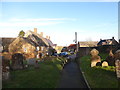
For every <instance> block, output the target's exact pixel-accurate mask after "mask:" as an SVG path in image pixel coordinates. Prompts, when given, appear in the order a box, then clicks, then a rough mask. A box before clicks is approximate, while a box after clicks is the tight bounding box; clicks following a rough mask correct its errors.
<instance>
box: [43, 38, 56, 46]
mask: <svg viewBox="0 0 120 90" xmlns="http://www.w3.org/2000/svg"><path fill="white" fill-rule="evenodd" d="M44 39H45V40H46V41H47V42H48V44H49V46H50V47H53V46H54V44H53V43H52V41H51V40H50V39H47V38H44Z"/></svg>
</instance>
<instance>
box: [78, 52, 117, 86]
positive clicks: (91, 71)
mask: <svg viewBox="0 0 120 90" xmlns="http://www.w3.org/2000/svg"><path fill="white" fill-rule="evenodd" d="M100 55H101V57H102V60H105V58H106V57H107V55H108V54H100ZM80 60H81V61H80ZM80 60H79V62H81V64H80V67H81V70H82V72H84V75H85V77H86V79H87V81H88V83H89V85H90V87H91V88H117V87H118V81H117V77H116V74H115V67H114V66H108V67H101V66H96V67H90V56H84V57H82V58H81V59H80Z"/></svg>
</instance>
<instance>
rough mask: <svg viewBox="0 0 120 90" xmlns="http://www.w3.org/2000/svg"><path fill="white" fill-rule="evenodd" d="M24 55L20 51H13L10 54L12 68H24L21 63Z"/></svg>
mask: <svg viewBox="0 0 120 90" xmlns="http://www.w3.org/2000/svg"><path fill="white" fill-rule="evenodd" d="M23 60H24V56H23V55H22V54H21V53H15V54H13V55H12V65H11V67H12V70H20V69H23V68H24V65H23Z"/></svg>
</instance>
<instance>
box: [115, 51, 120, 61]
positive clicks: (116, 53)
mask: <svg viewBox="0 0 120 90" xmlns="http://www.w3.org/2000/svg"><path fill="white" fill-rule="evenodd" d="M114 57H115V60H117V59H118V60H120V50H117V51H116V52H115V54H114Z"/></svg>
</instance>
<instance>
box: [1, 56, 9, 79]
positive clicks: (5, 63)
mask: <svg viewBox="0 0 120 90" xmlns="http://www.w3.org/2000/svg"><path fill="white" fill-rule="evenodd" d="M9 69H10V60H7V59H6V58H5V57H4V56H2V80H9V79H10V72H9Z"/></svg>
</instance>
